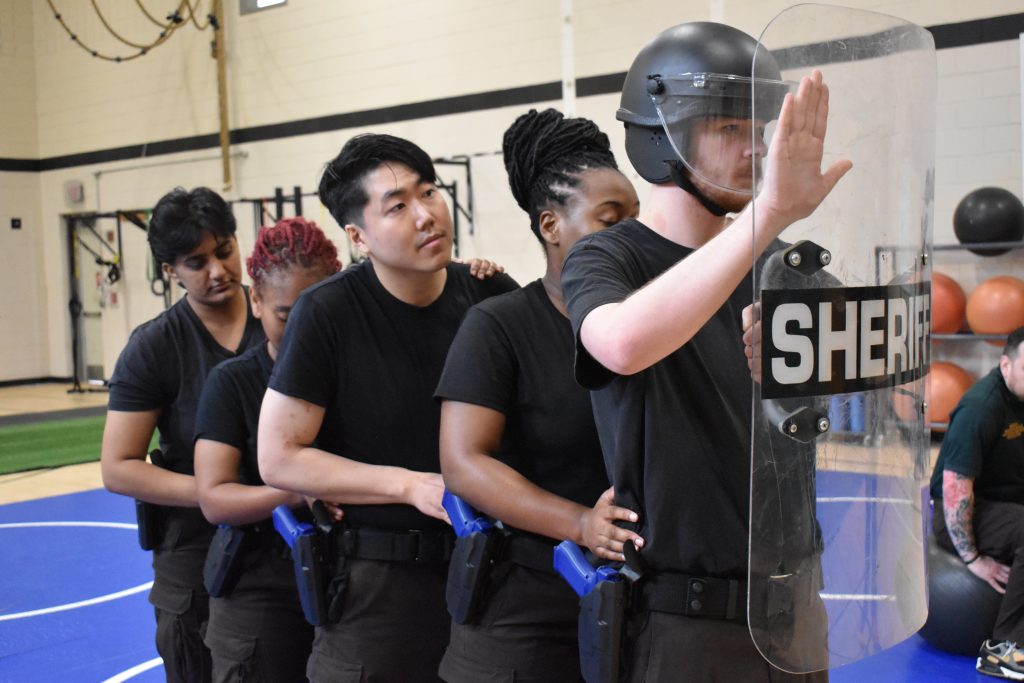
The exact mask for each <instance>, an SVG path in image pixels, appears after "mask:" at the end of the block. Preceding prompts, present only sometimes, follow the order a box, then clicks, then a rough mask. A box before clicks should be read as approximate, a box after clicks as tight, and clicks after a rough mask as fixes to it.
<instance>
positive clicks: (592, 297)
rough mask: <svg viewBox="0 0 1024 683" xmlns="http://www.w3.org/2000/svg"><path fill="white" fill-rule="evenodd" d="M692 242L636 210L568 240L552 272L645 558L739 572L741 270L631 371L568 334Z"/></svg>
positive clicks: (745, 425) (743, 381) (746, 407)
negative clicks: (697, 320) (675, 341)
mask: <svg viewBox="0 0 1024 683" xmlns="http://www.w3.org/2000/svg"><path fill="white" fill-rule="evenodd" d="M692 253H693V250H692V249H689V248H687V247H684V246H681V245H679V244H676V243H674V242H672V241H670V240H668V239H666V238H664V237H662V236H661V235H659V234H658V233H656V232H654V231H653V230H651V229H650V228H648V227H647V226H645V225H644V224H642V223H640V222H639V221H636V220H626V221H623V222H622V223H619V224H618V225H616V226H613V227H612V228H609V229H607V230H603V231H601V232H599V233H596V234H594V235H589V236H587V237H585V238H583V239H582V240H580V241H579V243H577V244H576V246H575V247H574V248H573V250H572V251H571V252H570V254H569V257H568V258H567V259H566V262H565V267H564V269H563V271H562V286H563V288H564V290H565V294H566V304H567V307H568V309H569V315H570V319H571V321H572V326H573V331H574V335H575V339H576V340H577V347H576V378H577V380H578V381H579V382H580V383H581V384H583V385H584V386H587V387H589V388H591V389H593V390H594V392H593V393H592V399H593V404H594V414H595V417H596V420H597V428H598V432H599V434H600V437H601V445H602V448H603V450H604V456H605V461H606V465H607V468H608V471H609V472H610V474H611V479H612V483H613V484H614V486H615V491H616V501H617V502H618V504H620V505H624V506H625V507H628V508H631V509H634V510H637V511H638V512H639V513H640V523H639V533H640V534H641V535H642V536H643V537H644V539H645V541H646V545H645V548H644V551H643V555H644V558H645V560H646V561H647V562H648V564H649V565H650V566H651V568H652V569H655V570H661V571H676V572H687V573H691V574H697V575H707V576H719V577H728V578H745V577H746V571H747V539H748V529H749V521H748V511H749V486H750V443H751V438H750V422H751V400H752V398H751V379H750V372H749V370H748V368H747V363H746V358H745V356H744V354H743V341H742V332H741V330H742V328H741V311H742V310H743V308H744V306H746V305H748V304H749V303H750V302H751V300H752V293H751V292H752V290H751V282H750V278H749V276H748V277H746V278H745V279H744V280H743V282H742V283H741V284H740V286H739V287H738V288H737V289H736V291H735V292H733V294H732V295H731V296H730V298H729V299H728V300H727V301H726V303H725V304H724V305H723V306H722V307H721V308H720V309H719V310H718V311H717V312H716V313H715V314H714V316H712V318H711V319H710V320H709V321H708V322H707V323H706V324H705V325H704V327H702V328H701V330H700V331H699V332H698V333H697V334H696V335H695V336H694V337H693V339H691V340H690V341H689V342H687V343H686V344H685V345H683V346H682V347H681V348H680V349H678V350H677V351H675V352H673V353H672V354H671V355H669V356H668V357H666V358H665V359H663V360H661V361H659V362H658V363H655V364H654V365H652V366H651V367H649V368H647V369H646V370H643V371H641V372H638V373H636V374H635V375H630V376H620V375H616V374H614V373H612V372H611V371H609V370H608V369H606V368H604V367H603V366H601V365H600V364H598V363H597V362H596V361H595V360H594V359H593V358H592V357H590V355H589V354H588V353H587V351H586V349H585V348H583V346H582V344H581V343H580V342H579V330H580V326H581V325H582V322H583V320H584V318H586V316H587V315H588V314H589V313H590V312H591V311H592V310H594V309H595V308H597V307H598V306H601V305H604V304H608V303H614V302H620V301H622V300H623V299H625V298H626V297H627V296H629V294H631V293H632V292H634V291H635V290H637V289H639V288H641V287H643V286H644V285H645V284H646V283H647V282H649V281H651V280H652V279H654V278H656V277H657V276H659V275H661V274H662V273H663V272H665V271H666V270H667V269H668V268H670V267H672V266H673V265H675V264H676V263H678V262H679V261H680V260H681V259H684V258H687V257H688V256H690V255H691V254H692Z"/></svg>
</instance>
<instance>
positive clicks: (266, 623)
mask: <svg viewBox="0 0 1024 683" xmlns="http://www.w3.org/2000/svg"><path fill="white" fill-rule="evenodd" d="M246 266H247V267H248V271H249V277H251V278H252V312H253V315H255V316H256V317H257V318H259V320H260V323H262V325H263V331H264V333H265V334H266V335H267V341H266V343H265V344H260V345H258V346H255V347H252V348H250V349H249V350H248V351H247V352H245V353H244V354H242V355H241V356H239V357H238V358H233V359H231V360H229V361H226V362H224V363H221V364H220V365H218V366H217V367H216V368H214V369H213V371H212V372H211V373H210V376H209V377H208V378H207V380H206V385H205V386H204V387H203V393H202V396H201V397H200V399H199V409H198V411H197V414H196V445H195V469H196V475H195V476H196V487H197V489H198V496H199V505H200V507H201V508H202V510H203V514H204V515H205V516H206V518H207V519H208V520H209V521H210V522H212V523H214V524H229V525H232V526H235V527H240V528H241V529H242V530H244V534H245V535H244V540H243V541H242V546H241V550H240V553H239V556H238V557H236V559H235V567H236V568H235V569H234V570H233V572H232V573H234V574H237V579H236V580H235V581H233V582H232V583H233V584H234V585H233V587H232V588H230V590H229V592H227V593H225V594H224V595H221V596H220V597H212V598H210V622H209V625H208V626H207V629H206V636H205V641H206V645H207V647H209V648H210V652H211V654H212V656H213V680H214V681H218V682H221V681H222V682H225V683H226V682H227V681H239V680H261V681H281V682H282V683H284V682H287V681H304V680H305V679H306V660H307V659H308V658H309V653H310V650H311V649H312V646H313V627H312V626H311V625H310V624H308V623H307V622H306V620H305V617H304V616H303V614H302V609H301V607H300V605H299V601H298V595H297V588H296V586H295V572H294V570H293V568H292V562H291V560H290V559H289V557H288V553H287V548H286V547H285V543H284V540H283V539H282V538H281V537H280V536H279V535H278V534H277V533H276V532H275V531H274V526H273V523H272V522H271V519H270V516H271V513H272V512H273V510H274V508H275V507H277V506H278V505H288V506H290V507H295V506H298V505H305V500H304V499H303V498H302V496H300V495H299V494H297V493H290V492H287V491H281V490H279V489H275V488H271V487H270V486H266V485H265V484H264V483H263V479H262V478H260V474H259V470H258V467H257V461H256V433H257V428H258V426H259V414H260V404H261V403H262V402H263V394H264V392H265V391H266V389H267V382H269V381H270V371H271V370H272V369H273V367H274V361H275V360H276V359H277V349H278V346H279V345H280V344H281V337H283V336H284V328H285V323H286V322H287V320H288V313H289V312H290V311H291V308H292V306H293V305H294V304H295V300H296V299H297V298H298V297H299V294H300V293H301V292H302V290H304V289H306V288H307V287H310V286H311V285H314V284H316V283H317V282H319V281H320V280H323V279H324V278H325V277H327V276H329V275H332V274H334V273H336V272H338V269H339V268H340V267H341V264H340V263H339V262H338V252H337V250H336V249H335V247H334V245H333V244H331V242H330V241H329V240H328V239H327V237H326V236H325V235H324V233H323V232H322V231H321V230H320V228H318V227H317V226H316V224H315V223H311V222H307V221H306V220H304V219H302V218H287V219H284V220H281V221H279V222H278V223H277V224H276V225H274V226H273V227H269V228H263V229H261V230H260V232H259V235H258V236H257V238H256V245H255V246H254V247H253V253H252V256H250V257H249V259H248V260H247V261H246ZM213 548H214V550H215V549H216V548H217V544H214V546H213ZM214 550H211V552H214ZM211 591H212V589H211Z"/></svg>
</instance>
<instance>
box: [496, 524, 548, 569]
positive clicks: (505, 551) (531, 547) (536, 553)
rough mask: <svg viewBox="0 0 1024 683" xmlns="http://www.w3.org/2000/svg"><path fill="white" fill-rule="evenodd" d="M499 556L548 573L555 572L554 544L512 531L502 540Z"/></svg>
mask: <svg viewBox="0 0 1024 683" xmlns="http://www.w3.org/2000/svg"><path fill="white" fill-rule="evenodd" d="M500 552H501V556H502V557H505V558H507V559H508V560H509V561H510V562H513V563H515V564H518V565H521V566H523V567H526V568H527V569H533V570H535V571H539V572H546V573H548V574H554V573H555V566H554V554H555V546H554V545H553V544H551V543H545V542H544V541H541V540H538V539H536V538H531V537H530V536H523V535H521V534H517V533H515V532H512V533H511V534H510V535H509V536H508V537H507V538H505V539H504V540H503V541H502V548H501V551H500Z"/></svg>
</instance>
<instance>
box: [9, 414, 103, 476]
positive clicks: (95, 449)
mask: <svg viewBox="0 0 1024 683" xmlns="http://www.w3.org/2000/svg"><path fill="white" fill-rule="evenodd" d="M105 419H106V418H105V417H104V416H103V415H97V416H94V417H76V418H72V419H70V420H54V421H49V422H35V423H32V424H24V425H11V426H9V427H0V474H8V473H9V472H20V471H21V470H34V469H38V468H41V467H59V466H60V465H70V464H73V463H78V462H89V461H90V460H99V459H100V442H101V440H102V439H103V422H104V420H105Z"/></svg>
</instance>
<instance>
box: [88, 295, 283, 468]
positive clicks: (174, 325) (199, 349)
mask: <svg viewBox="0 0 1024 683" xmlns="http://www.w3.org/2000/svg"><path fill="white" fill-rule="evenodd" d="M243 291H244V292H245V297H246V321H245V332H244V333H243V335H242V341H241V342H240V343H239V345H238V348H237V349H235V350H229V349H225V348H224V347H223V346H221V345H220V344H218V343H217V341H216V340H215V339H214V338H213V335H211V334H210V331H209V330H207V329H206V326H205V325H203V323H202V321H201V320H199V316H197V315H196V313H195V311H193V310H192V306H191V305H190V304H189V302H188V298H187V297H186V298H184V299H181V300H180V301H178V302H177V303H176V304H174V305H173V306H171V307H170V308H169V309H167V310H166V311H164V312H163V313H161V314H160V315H158V316H157V317H155V318H153V319H152V320H150V321H148V322H145V323H142V324H141V325H139V326H138V327H136V328H135V331H133V332H132V335H131V337H130V338H129V339H128V344H127V345H126V346H125V347H124V350H123V351H121V355H120V357H119V358H118V359H117V365H115V366H114V374H113V376H111V378H110V399H109V401H108V404H107V405H108V408H109V409H110V410H119V411H126V412H140V411H146V410H156V409H159V410H160V417H159V419H158V420H157V429H159V430H160V450H161V451H163V458H164V463H165V464H164V467H165V468H166V469H169V470H171V471H173V472H178V473H179V474H190V475H191V474H194V473H195V469H194V468H193V464H192V445H193V437H194V436H195V419H196V407H197V406H198V405H199V394H200V392H201V391H202V388H203V383H204V382H205V381H206V376H207V375H208V374H210V370H212V369H213V368H214V367H215V366H216V365H217V364H219V363H220V362H221V361H225V360H227V359H229V358H234V357H235V356H236V355H238V354H239V353H242V352H244V351H245V350H246V349H248V348H250V347H251V346H255V345H258V344H260V343H262V342H264V341H265V340H266V337H265V336H264V334H263V328H262V327H261V326H260V321H259V320H257V319H256V318H254V317H253V315H252V311H251V310H250V309H249V301H248V290H243Z"/></svg>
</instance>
